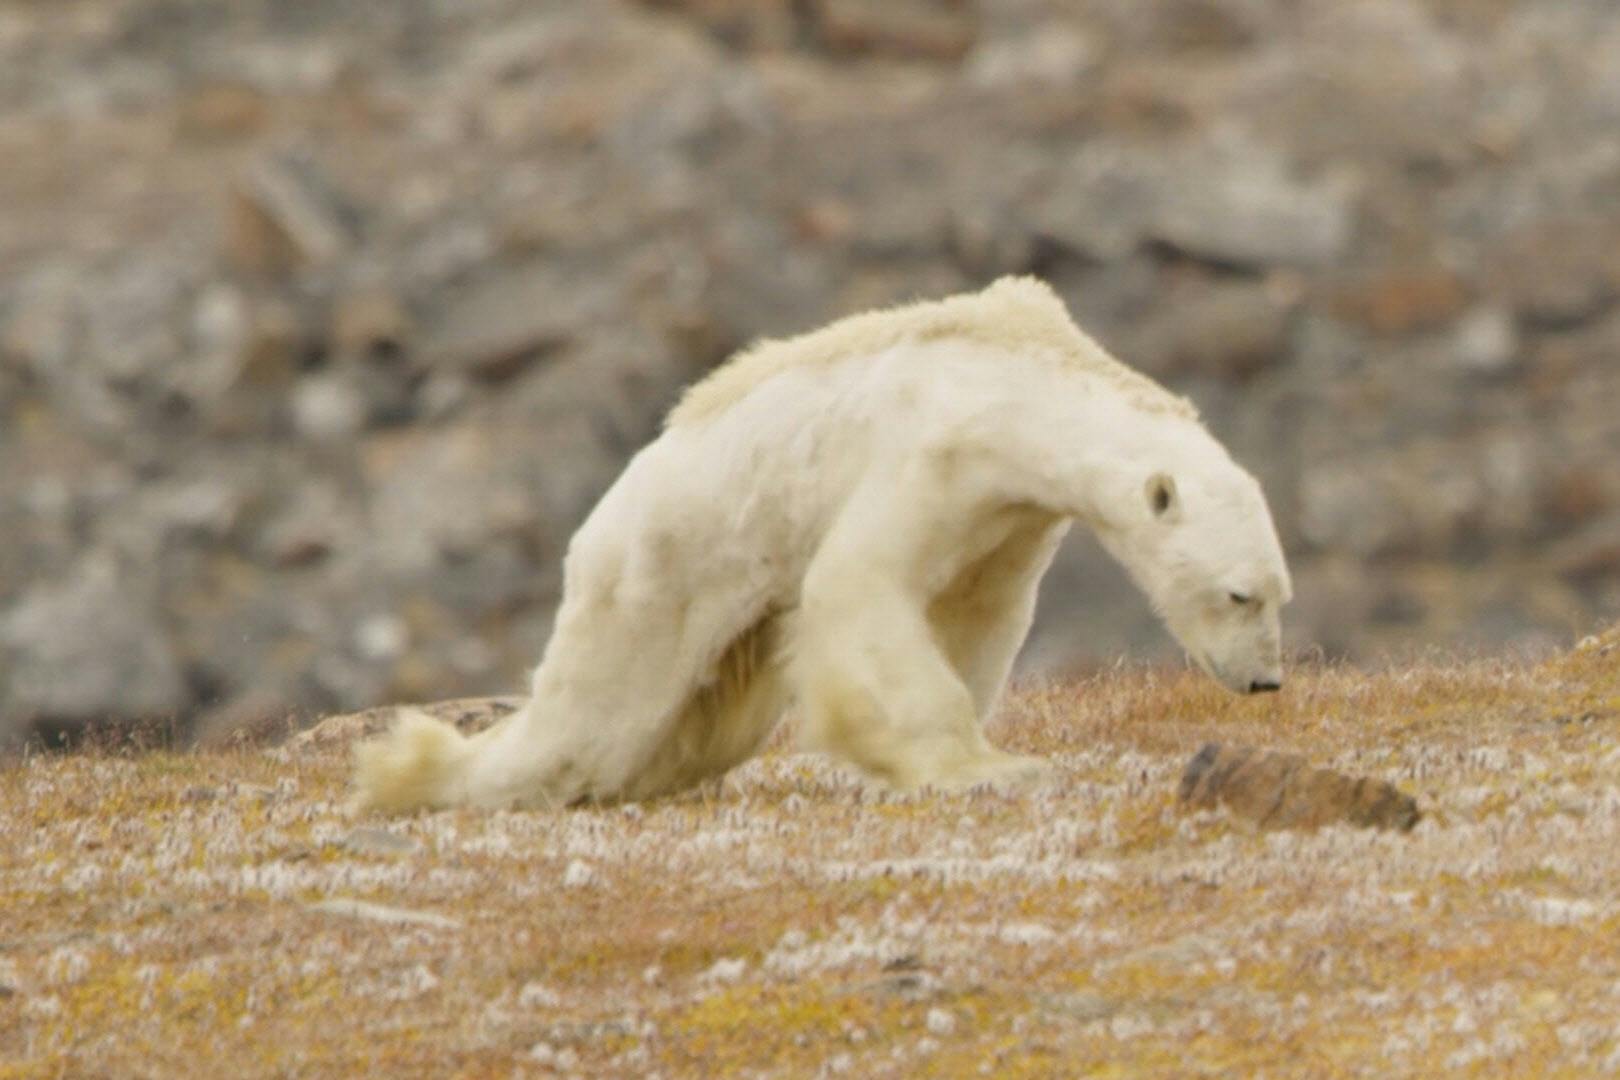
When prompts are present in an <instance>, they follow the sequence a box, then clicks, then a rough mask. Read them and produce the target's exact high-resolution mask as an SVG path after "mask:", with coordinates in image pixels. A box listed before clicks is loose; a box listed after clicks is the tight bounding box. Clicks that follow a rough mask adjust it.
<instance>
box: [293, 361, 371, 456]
mask: <svg viewBox="0 0 1620 1080" xmlns="http://www.w3.org/2000/svg"><path fill="white" fill-rule="evenodd" d="M368 411H369V406H368V404H367V402H366V398H365V395H364V394H363V393H361V391H360V388H359V387H358V386H356V385H354V383H353V382H352V381H351V380H349V379H347V378H345V377H344V376H343V375H342V374H341V373H338V372H333V373H330V374H326V375H317V376H312V377H310V378H307V379H303V380H302V381H300V382H299V384H298V386H297V388H296V389H295V390H294V391H293V395H292V419H293V427H295V428H297V429H298V433H299V434H300V435H303V436H304V437H305V438H309V439H314V440H317V441H320V442H336V441H341V440H344V439H348V438H350V437H351V436H353V435H354V434H355V433H356V432H358V431H360V429H361V428H363V427H365V423H366V414H367V412H368Z"/></svg>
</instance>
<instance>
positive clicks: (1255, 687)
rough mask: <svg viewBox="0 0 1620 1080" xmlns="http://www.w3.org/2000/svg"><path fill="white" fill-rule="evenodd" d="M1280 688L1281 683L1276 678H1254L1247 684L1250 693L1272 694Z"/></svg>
mask: <svg viewBox="0 0 1620 1080" xmlns="http://www.w3.org/2000/svg"><path fill="white" fill-rule="evenodd" d="M1281 689H1282V683H1281V682H1279V681H1278V680H1276V679H1255V680H1254V681H1253V682H1251V683H1250V684H1249V693H1251V694H1273V693H1276V692H1277V691H1278V690H1281Z"/></svg>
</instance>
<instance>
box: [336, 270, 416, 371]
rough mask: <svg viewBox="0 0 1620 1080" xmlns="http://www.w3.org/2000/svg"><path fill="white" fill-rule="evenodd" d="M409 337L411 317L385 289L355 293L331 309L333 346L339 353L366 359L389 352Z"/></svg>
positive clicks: (342, 299) (345, 296) (347, 294)
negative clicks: (369, 356) (367, 356)
mask: <svg viewBox="0 0 1620 1080" xmlns="http://www.w3.org/2000/svg"><path fill="white" fill-rule="evenodd" d="M410 333H411V316H410V313H409V312H408V311H406V310H405V305H404V304H403V303H401V302H400V299H399V297H398V296H396V295H395V294H394V293H393V292H391V291H389V290H388V289H386V288H377V287H373V288H365V289H356V290H355V291H353V292H349V293H345V294H344V295H342V296H340V297H338V298H337V300H336V301H335V302H334V303H333V305H332V344H333V345H334V346H336V347H337V349H338V351H340V352H342V353H345V354H348V355H352V356H365V355H372V354H377V353H382V352H388V351H392V350H395V349H398V348H400V347H401V346H402V345H403V344H404V343H405V341H406V340H407V339H408V338H409V337H410Z"/></svg>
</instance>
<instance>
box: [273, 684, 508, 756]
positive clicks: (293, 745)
mask: <svg viewBox="0 0 1620 1080" xmlns="http://www.w3.org/2000/svg"><path fill="white" fill-rule="evenodd" d="M523 701H524V699H523V698H520V697H485V698H458V699H456V700H453V701H435V702H432V703H431V704H427V705H412V706H408V707H409V708H414V709H419V710H420V711H422V712H425V713H427V714H428V715H429V716H432V717H436V718H437V719H440V720H444V721H447V722H449V723H452V724H454V725H456V727H457V728H459V729H460V730H461V732H462V734H464V735H472V734H475V733H477V732H480V731H483V730H484V729H485V728H487V727H490V726H491V725H493V724H494V723H495V722H496V721H497V720H500V719H502V718H503V717H505V716H507V715H509V714H511V713H514V712H516V711H517V710H518V709H519V708H521V707H522V705H523ZM405 707H407V706H399V705H383V706H380V707H378V708H375V709H366V710H364V711H363V712H357V713H345V714H344V715H342V716H329V717H327V718H326V719H325V720H322V721H321V722H320V723H318V724H316V725H315V726H314V727H312V728H310V729H309V730H307V731H301V732H299V733H298V734H297V735H294V736H293V737H292V738H290V739H288V740H287V743H286V746H287V749H289V750H295V751H309V750H321V749H326V748H330V747H336V746H344V745H347V744H349V743H352V742H357V741H359V740H361V739H369V738H371V737H372V736H374V735H379V734H381V733H382V732H384V731H386V730H388V728H389V726H390V725H392V724H393V722H394V718H395V717H396V716H398V715H399V710H400V709H401V708H405Z"/></svg>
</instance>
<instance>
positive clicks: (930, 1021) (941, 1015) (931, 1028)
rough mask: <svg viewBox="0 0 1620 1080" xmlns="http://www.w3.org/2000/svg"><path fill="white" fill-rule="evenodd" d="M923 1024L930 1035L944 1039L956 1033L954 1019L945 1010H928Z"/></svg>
mask: <svg viewBox="0 0 1620 1080" xmlns="http://www.w3.org/2000/svg"><path fill="white" fill-rule="evenodd" d="M923 1023H924V1026H926V1027H927V1028H928V1033H929V1034H930V1035H938V1036H940V1037H941V1038H944V1037H945V1036H947V1035H952V1034H954V1033H955V1032H956V1017H955V1016H954V1015H953V1014H952V1013H951V1012H950V1011H949V1010H947V1009H938V1008H935V1009H929V1010H928V1016H927V1017H926V1018H925V1019H924V1021H923Z"/></svg>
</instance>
